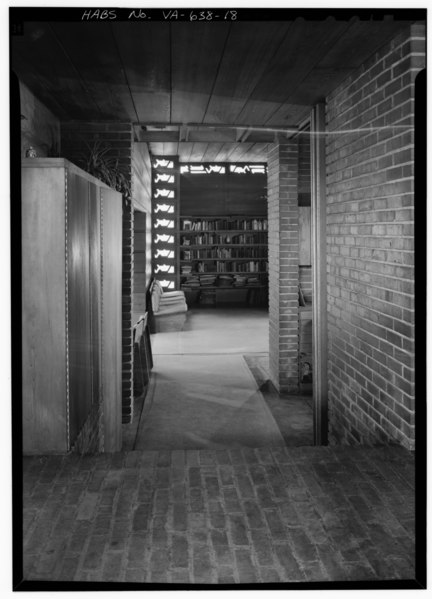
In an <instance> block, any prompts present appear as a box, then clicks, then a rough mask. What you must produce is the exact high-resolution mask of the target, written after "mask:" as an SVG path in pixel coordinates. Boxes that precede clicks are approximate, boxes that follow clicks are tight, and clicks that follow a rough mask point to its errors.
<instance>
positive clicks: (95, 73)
mask: <svg viewBox="0 0 432 599" xmlns="http://www.w3.org/2000/svg"><path fill="white" fill-rule="evenodd" d="M51 28H52V30H53V32H54V34H55V35H56V37H57V39H58V40H59V44H60V45H61V46H62V48H64V51H65V53H66V55H67V56H70V57H73V58H71V62H72V64H73V67H74V69H76V71H77V72H78V73H79V75H80V79H81V80H82V83H83V86H84V89H85V90H86V92H87V93H88V94H89V95H91V97H92V98H93V100H94V102H95V104H96V106H97V108H98V111H99V117H98V118H100V119H105V118H107V119H109V118H110V117H111V115H112V114H116V115H117V119H118V120H122V121H128V120H129V121H132V122H133V121H135V120H137V119H138V115H137V113H136V111H135V107H134V103H133V98H132V97H131V94H130V91H129V87H128V82H127V79H126V76H125V72H124V69H123V66H122V63H121V59H120V56H119V54H118V52H115V51H112V49H114V48H112V47H113V46H114V44H115V40H114V38H113V35H112V28H111V26H110V23H109V22H107V21H104V22H84V23H81V26H80V30H79V40H80V43H79V44H77V43H76V31H74V29H73V28H72V27H70V24H69V23H52V24H51ZM89 48H92V60H89Z"/></svg>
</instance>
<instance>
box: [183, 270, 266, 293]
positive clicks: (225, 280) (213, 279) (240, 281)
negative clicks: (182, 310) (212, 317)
mask: <svg viewBox="0 0 432 599" xmlns="http://www.w3.org/2000/svg"><path fill="white" fill-rule="evenodd" d="M263 283H264V281H262V280H261V279H260V278H259V277H258V276H256V275H252V276H244V275H237V274H236V275H218V276H213V275H196V274H192V275H190V276H187V277H185V278H184V279H183V280H182V282H181V286H182V288H183V289H192V290H193V289H203V288H204V289H205V288H206V287H235V288H239V287H257V286H259V285H262V284H263Z"/></svg>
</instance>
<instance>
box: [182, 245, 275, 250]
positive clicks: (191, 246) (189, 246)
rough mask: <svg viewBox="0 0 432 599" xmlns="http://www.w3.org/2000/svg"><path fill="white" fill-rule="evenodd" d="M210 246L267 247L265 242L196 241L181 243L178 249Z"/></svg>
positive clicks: (197, 248) (196, 248)
mask: <svg viewBox="0 0 432 599" xmlns="http://www.w3.org/2000/svg"><path fill="white" fill-rule="evenodd" d="M212 247H243V248H244V247H251V248H252V247H253V248H257V247H258V248H259V247H263V248H266V247H268V244H267V243H205V244H204V243H202V244H200V243H198V244H194V245H181V246H180V249H183V250H184V249H186V250H187V249H191V250H199V249H206V248H212Z"/></svg>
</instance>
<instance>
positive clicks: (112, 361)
mask: <svg viewBox="0 0 432 599" xmlns="http://www.w3.org/2000/svg"><path fill="white" fill-rule="evenodd" d="M102 213H103V218H102V238H103V243H102V269H103V278H102V281H103V283H102V304H103V319H102V339H103V347H104V349H103V370H102V377H103V393H104V450H105V451H108V452H113V451H120V449H121V443H122V436H121V421H122V395H121V391H122V390H121V337H122V330H121V322H122V315H121V305H122V300H121V297H122V295H121V293H122V257H121V256H122V236H121V234H119V233H120V230H121V228H120V227H119V223H121V221H122V204H121V196H120V195H119V194H118V193H117V192H116V191H114V190H112V189H106V188H104V189H103V190H102ZM131 334H132V332H131Z"/></svg>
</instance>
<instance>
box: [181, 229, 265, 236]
mask: <svg viewBox="0 0 432 599" xmlns="http://www.w3.org/2000/svg"><path fill="white" fill-rule="evenodd" d="M171 231H174V232H175V233H180V234H181V235H184V234H185V233H186V234H190V235H198V234H200V233H235V234H237V235H239V234H240V233H268V229H178V230H177V229H171Z"/></svg>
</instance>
